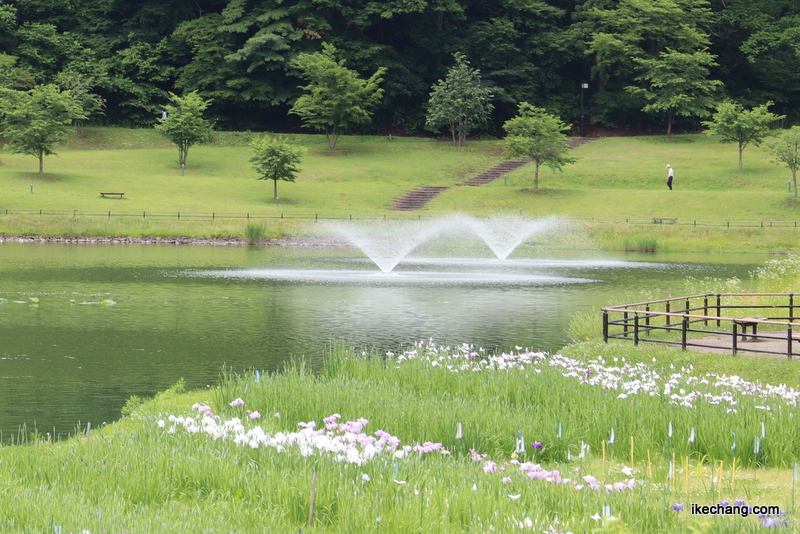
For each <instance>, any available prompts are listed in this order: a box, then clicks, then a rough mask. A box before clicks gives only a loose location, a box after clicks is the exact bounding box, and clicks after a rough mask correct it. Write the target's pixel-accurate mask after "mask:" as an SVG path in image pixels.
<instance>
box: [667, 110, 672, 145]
mask: <svg viewBox="0 0 800 534" xmlns="http://www.w3.org/2000/svg"><path fill="white" fill-rule="evenodd" d="M671 136H672V113H670V114H669V121H668V122H667V139H669V138H670V137H671Z"/></svg>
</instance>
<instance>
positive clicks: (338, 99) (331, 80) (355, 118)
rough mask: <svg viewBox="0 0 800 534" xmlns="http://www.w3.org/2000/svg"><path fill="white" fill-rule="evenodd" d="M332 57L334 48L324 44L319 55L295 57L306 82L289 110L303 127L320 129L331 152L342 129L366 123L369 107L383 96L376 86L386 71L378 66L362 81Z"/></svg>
mask: <svg viewBox="0 0 800 534" xmlns="http://www.w3.org/2000/svg"><path fill="white" fill-rule="evenodd" d="M335 55H336V48H335V47H334V46H333V45H331V44H328V43H323V45H322V51H321V52H317V53H314V54H300V55H299V56H298V57H297V59H296V60H295V61H294V66H295V67H296V68H297V69H299V70H300V73H301V75H302V76H303V78H305V79H306V80H308V82H309V83H308V85H306V86H304V87H303V90H304V91H305V93H304V94H303V95H301V96H300V97H299V98H298V99H297V100H296V101H295V103H294V106H292V109H291V110H290V111H289V113H294V114H296V115H299V116H300V118H301V119H302V120H303V124H305V125H306V126H309V127H311V128H314V129H317V130H323V131H324V132H325V137H326V138H327V139H328V148H330V149H331V150H335V149H336V141H337V140H338V139H339V134H340V133H341V132H342V131H343V130H345V129H347V128H348V127H350V126H352V125H356V124H363V123H365V122H367V121H369V119H370V117H371V115H372V114H371V112H370V108H371V107H372V106H374V105H375V104H376V103H377V102H378V100H379V99H380V98H381V96H382V95H383V89H381V88H380V87H378V86H379V85H380V83H381V82H382V81H383V78H381V76H382V75H383V73H384V72H386V69H385V68H383V67H381V68H379V69H378V70H377V71H375V73H374V74H373V75H372V76H370V77H369V78H368V79H366V80H364V79H362V78H361V77H359V75H358V73H357V72H356V71H354V70H351V69H348V68H347V67H345V66H344V63H345V62H344V60H339V61H337V60H336V57H335Z"/></svg>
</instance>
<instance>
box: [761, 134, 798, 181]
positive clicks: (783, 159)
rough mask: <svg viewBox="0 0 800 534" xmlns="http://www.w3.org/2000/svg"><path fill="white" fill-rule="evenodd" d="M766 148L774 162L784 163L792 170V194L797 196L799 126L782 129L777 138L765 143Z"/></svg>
mask: <svg viewBox="0 0 800 534" xmlns="http://www.w3.org/2000/svg"><path fill="white" fill-rule="evenodd" d="M767 150H769V152H770V153H771V154H772V155H773V156H774V157H775V160H774V161H775V163H776V164H778V165H781V164H784V165H786V166H787V167H789V170H791V171H792V184H793V186H794V196H797V167H798V166H800V126H792V127H791V128H789V129H788V130H784V131H783V132H781V134H780V135H779V136H778V138H777V139H776V140H775V141H773V142H771V143H768V144H767Z"/></svg>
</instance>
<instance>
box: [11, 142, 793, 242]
mask: <svg viewBox="0 0 800 534" xmlns="http://www.w3.org/2000/svg"><path fill="white" fill-rule="evenodd" d="M252 135H253V134H248V133H220V134H219V135H218V137H217V139H216V140H215V142H214V143H212V144H211V145H207V146H197V147H193V148H192V149H191V151H190V154H189V163H188V167H187V169H186V173H185V175H184V176H181V170H180V168H179V167H178V165H177V164H176V160H177V151H176V150H175V149H174V148H173V147H171V146H170V145H169V144H168V143H167V142H166V141H165V140H164V139H162V138H161V137H159V136H158V134H157V133H156V132H155V131H151V130H125V129H113V128H97V129H95V128H84V129H82V130H81V131H80V132H79V133H78V134H76V135H75V136H74V137H73V138H72V139H71V141H70V143H69V144H68V145H67V146H65V147H63V148H61V149H60V150H59V156H58V157H51V158H48V159H47V161H46V164H45V171H46V172H45V174H44V175H41V176H40V175H38V174H36V173H35V172H34V171H35V168H36V160H35V159H34V158H30V157H26V156H22V155H16V154H9V153H7V152H6V153H4V154H3V155H2V166H0V188H2V190H3V196H2V198H0V232H3V233H5V234H28V235H30V234H45V235H109V234H111V235H122V236H137V235H144V236H149V235H166V236H189V237H201V236H226V235H228V236H230V235H236V236H241V235H242V234H243V232H244V228H245V226H246V224H247V221H246V220H245V219H244V217H245V215H246V214H252V215H253V216H254V217H266V218H265V219H263V222H264V224H265V225H266V232H267V235H271V236H279V235H284V234H286V233H289V234H294V235H297V234H300V235H302V234H304V233H306V232H313V225H309V224H308V220H309V218H314V217H315V216H319V217H327V216H329V217H343V218H349V217H350V216H351V215H353V216H356V217H359V216H374V217H381V216H383V215H391V214H392V212H389V211H388V206H389V205H390V204H391V202H392V200H393V199H394V198H397V197H399V196H401V195H403V194H404V193H406V192H407V191H410V190H412V189H415V188H417V187H421V186H455V184H457V183H459V182H461V181H463V180H464V179H465V178H467V177H469V176H472V175H475V174H477V173H478V172H480V171H482V170H484V169H486V168H489V167H491V166H492V165H494V164H496V163H498V162H499V161H501V160H502V159H503V155H502V149H501V146H500V143H499V142H498V141H473V142H470V143H468V145H467V146H466V147H463V148H457V147H452V146H450V145H449V144H448V143H446V142H443V141H436V140H431V139H419V138H395V139H394V140H393V141H389V140H388V139H386V138H383V137H345V138H343V140H342V142H341V144H340V146H341V148H340V149H338V150H337V151H336V152H334V153H331V152H330V151H329V150H327V148H326V145H325V141H324V138H323V137H322V136H316V135H296V136H291V138H292V139H293V141H294V142H296V143H298V144H301V145H303V146H305V147H306V148H307V150H308V153H307V155H306V157H305V158H304V161H303V164H302V172H301V174H300V176H299V178H298V180H297V182H296V183H281V184H279V189H278V191H279V195H280V197H281V199H280V203H279V204H277V205H276V203H275V201H274V199H273V198H271V184H269V183H267V182H264V181H259V180H256V179H255V178H256V176H255V174H254V173H253V171H252V170H251V169H250V167H249V164H248V162H247V159H248V157H249V155H250V151H249V148H247V144H248V141H249V140H250V139H251V138H252ZM574 154H575V156H577V157H578V158H579V160H578V163H577V164H575V165H572V166H569V167H568V168H566V169H565V172H563V173H551V172H550V171H544V173H543V175H542V178H541V183H542V188H541V189H539V190H534V189H532V183H533V174H532V173H533V168H532V167H530V166H528V167H523V168H522V169H519V170H517V171H515V172H513V173H510V174H509V175H508V177H507V180H503V179H500V180H496V181H495V182H493V183H491V184H489V185H486V186H482V187H450V189H448V190H447V191H445V192H444V193H442V194H440V195H439V196H438V197H436V198H435V199H434V200H433V201H432V202H431V203H430V204H429V206H428V209H426V210H424V212H422V213H413V214H411V215H410V216H412V217H417V216H425V217H432V216H437V215H442V214H450V213H456V212H461V213H468V214H472V215H478V216H482V215H496V214H499V213H513V214H518V213H520V212H522V213H523V214H524V215H525V216H528V217H538V216H547V215H561V216H565V217H573V218H575V217H577V218H581V220H582V222H583V221H586V219H587V218H596V219H609V218H613V219H617V220H618V222H619V221H624V220H625V219H631V220H636V221H638V222H647V221H650V220H651V219H652V218H653V217H671V218H677V219H678V221H679V224H677V225H672V226H670V225H665V226H670V227H669V228H661V227H656V226H661V225H639V224H624V223H621V224H618V223H615V224H596V223H595V224H592V223H591V221H588V226H589V228H590V230H591V233H592V235H593V236H594V237H595V239H596V240H598V241H599V242H600V243H601V244H602V246H603V247H606V248H613V249H625V248H636V249H640V250H641V249H648V248H649V247H651V246H652V245H655V246H656V247H657V249H658V250H702V251H706V250H709V251H713V250H759V251H762V250H768V251H777V252H780V251H784V250H786V249H787V248H794V247H795V246H796V242H797V240H796V238H795V233H794V231H793V229H792V230H776V229H774V228H770V229H764V230H761V229H760V228H758V229H755V230H735V231H733V230H732V231H728V230H727V228H706V229H701V228H698V229H695V228H694V227H687V226H684V225H685V224H687V223H689V224H691V223H692V222H694V221H699V222H700V224H701V225H702V224H704V221H759V222H766V223H767V224H768V223H769V221H773V220H774V221H795V220H800V204H798V202H797V201H796V199H795V198H794V197H793V196H791V195H790V194H789V193H788V192H787V188H786V180H787V179H788V176H787V175H788V172H787V171H785V170H784V169H782V168H781V167H778V166H776V165H774V164H772V163H770V162H769V158H768V157H767V156H766V154H764V153H763V152H761V151H759V150H757V149H755V148H751V149H749V150H748V151H746V154H745V169H744V170H743V171H739V170H738V168H737V163H736V161H737V160H736V149H735V147H733V146H731V145H720V144H718V143H716V142H715V141H714V140H713V139H709V138H707V137H706V136H702V135H685V136H678V137H676V138H674V139H673V140H672V141H668V140H666V139H664V138H661V137H640V138H607V139H599V140H595V141H593V142H591V143H588V144H585V145H583V146H580V147H578V148H576V149H575V150H574ZM665 162H670V164H672V165H673V166H674V167H675V168H676V172H677V175H676V188H675V190H674V191H668V190H667V189H666V186H664V184H663V183H662V182H663V181H664V176H663V175H664V174H665V173H664V166H665ZM31 188H33V193H31ZM100 191H120V192H124V193H125V196H124V197H123V198H122V199H119V198H101V197H100V195H99V193H100ZM6 209H8V210H9V213H10V215H5V210H6ZM25 209H28V210H45V211H46V210H67V211H66V212H64V213H63V214H62V215H60V216H53V215H50V216H39V214H38V211H36V212H34V213H31V214H20V212H18V211H17V212H15V210H25ZM75 210H77V211H75ZM109 212H111V217H110V218H109V217H108V213H109ZM148 212H149V214H148ZM157 212H158V213H157ZM190 212H191V213H190ZM15 213H16V214H15ZM76 213H77V215H75V214H76ZM81 213H83V214H81ZM89 213H91V214H94V215H92V216H87V215H86V214H89ZM178 213H183V217H181V218H180V219H179V218H178V217H177V214H178ZM212 213H216V214H226V213H227V214H230V213H236V214H239V215H240V216H241V217H243V218H242V219H225V218H224V216H223V218H222V219H220V220H217V219H216V218H215V219H214V220H211V217H212V215H211V214H212ZM101 214H102V215H104V216H103V217H100V215H101ZM282 216H283V217H284V219H283V220H281V217H282ZM400 216H408V215H400ZM298 217H299V218H300V219H298V220H297V221H295V222H293V223H287V222H286V219H292V218H298ZM304 221H305V222H304ZM759 224H760V223H759Z"/></svg>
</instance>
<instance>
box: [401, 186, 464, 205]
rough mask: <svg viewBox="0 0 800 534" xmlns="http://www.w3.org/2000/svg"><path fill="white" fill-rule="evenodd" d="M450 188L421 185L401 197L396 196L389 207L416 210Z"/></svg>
mask: <svg viewBox="0 0 800 534" xmlns="http://www.w3.org/2000/svg"><path fill="white" fill-rule="evenodd" d="M447 189H450V188H449V187H432V186H428V187H420V188H419V189H414V190H413V191H409V192H408V193H406V194H405V195H403V196H402V197H400V198H396V199H395V200H394V201H393V202H392V205H391V206H389V209H390V210H392V211H416V210H421V209H423V208H425V205H426V204H427V203H428V202H430V201H431V199H432V198H433V197H435V196H436V195H438V194H439V193H441V192H442V191H445V190H447Z"/></svg>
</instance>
